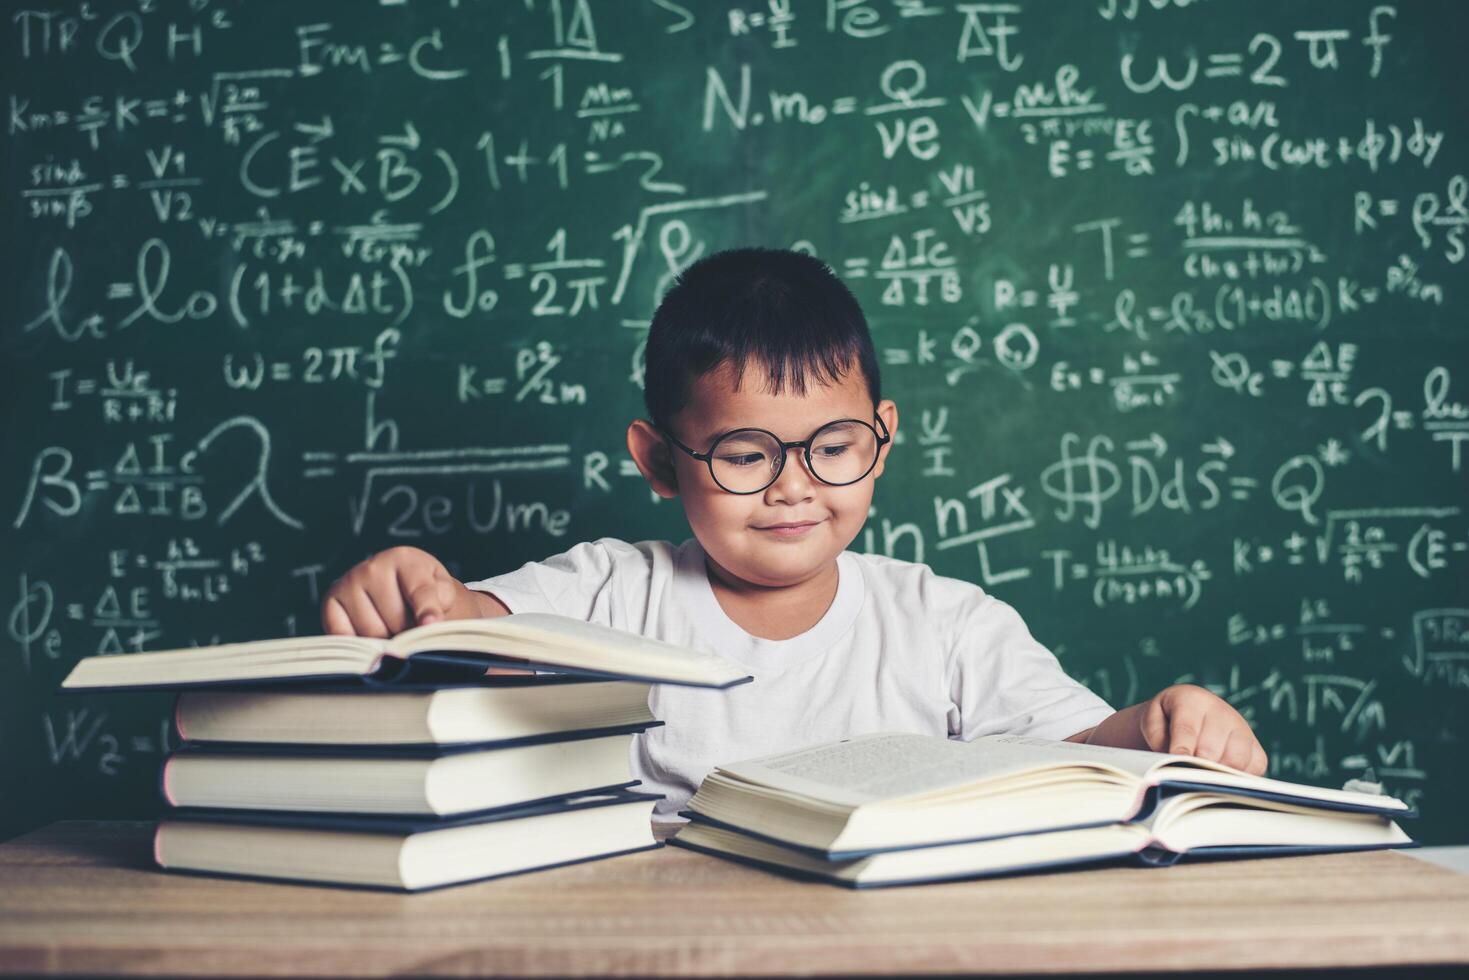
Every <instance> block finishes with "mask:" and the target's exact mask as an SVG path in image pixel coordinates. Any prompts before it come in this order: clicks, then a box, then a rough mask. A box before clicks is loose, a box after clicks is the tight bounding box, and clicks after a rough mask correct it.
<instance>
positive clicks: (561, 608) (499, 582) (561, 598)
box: [464, 538, 636, 626]
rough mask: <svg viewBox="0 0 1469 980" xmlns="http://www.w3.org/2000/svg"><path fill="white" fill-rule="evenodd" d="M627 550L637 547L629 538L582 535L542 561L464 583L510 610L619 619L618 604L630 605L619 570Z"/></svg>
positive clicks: (608, 621) (610, 623) (609, 620)
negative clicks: (587, 538) (592, 538)
mask: <svg viewBox="0 0 1469 980" xmlns="http://www.w3.org/2000/svg"><path fill="white" fill-rule="evenodd" d="M624 550H628V551H633V552H634V553H636V549H634V548H633V547H632V546H631V545H628V544H627V543H626V542H620V541H615V540H613V539H610V538H599V539H598V540H596V541H583V542H582V543H581V544H578V545H576V546H574V547H572V548H571V549H569V550H567V551H563V552H562V553H561V554H559V555H552V556H551V557H550V558H547V559H545V560H544V561H528V562H526V563H525V564H524V565H521V566H520V567H519V568H517V569H515V571H513V572H506V573H504V574H503V575H492V576H491V577H489V578H485V579H480V580H479V581H477V582H465V583H464V584H465V587H467V588H470V589H474V590H476V591H479V592H488V593H490V594H491V595H493V596H494V597H495V598H497V599H499V600H500V601H501V602H503V603H504V604H505V606H506V608H508V609H509V610H510V611H511V612H512V613H522V612H537V613H556V614H558V615H561V616H570V617H571V618H573V619H580V620H584V621H586V622H589V623H597V624H599V625H602V626H614V625H620V624H615V623H613V619H614V617H615V618H617V619H618V620H621V619H622V618H623V616H622V615H619V614H617V613H615V612H614V610H621V611H625V606H626V598H627V597H625V596H622V595H619V592H618V588H619V585H620V584H621V583H619V581H618V578H619V576H618V574H617V573H618V569H619V565H620V564H624V563H625V556H622V555H621V554H620V552H621V551H624ZM619 559H623V560H622V561H620V560H619Z"/></svg>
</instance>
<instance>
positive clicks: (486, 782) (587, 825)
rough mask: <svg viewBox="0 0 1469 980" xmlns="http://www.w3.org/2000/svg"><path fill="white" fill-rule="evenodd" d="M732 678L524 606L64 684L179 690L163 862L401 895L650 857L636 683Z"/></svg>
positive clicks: (274, 644)
mask: <svg viewBox="0 0 1469 980" xmlns="http://www.w3.org/2000/svg"><path fill="white" fill-rule="evenodd" d="M491 668H519V669H521V670H525V669H527V668H534V669H535V670H536V671H537V672H533V673H519V674H511V673H496V674H487V673H486V671H487V669H491ZM749 679H750V678H749V677H748V676H747V675H746V674H745V672H744V670H743V669H742V668H740V667H739V666H738V665H736V664H733V663H731V662H729V661H726V660H724V659H722V658H720V657H716V656H713V655H710V654H703V653H696V652H694V651H691V650H686V649H683V648H681V647H676V646H672V645H669V644H664V643H659V642H656V641H651V640H647V639H644V638H642V637H639V636H636V635H634V634H630V633H624V632H621V631H618V630H611V629H607V628H604V627H600V626H595V625H592V624H589V623H585V622H581V621H579V620H572V619H567V618H565V617H560V616H549V615H541V614H532V613H522V614H517V615H511V616H503V617H499V618H495V619H481V620H452V621H445V622H440V623H434V624H431V625H428V626H422V627H417V628H415V629H411V630H407V631H405V632H403V633H400V634H398V635H397V636H396V637H394V638H392V639H390V640H379V639H373V638H368V637H343V636H319V637H297V638H290V639H282V640H262V641H256V642H250V643H231V644H223V645H219V646H212V647H199V648H194V649H185V650H167V651H159V652H150V653H139V654H125V655H119V656H104V657H90V658H87V659H85V660H83V661H81V662H80V663H78V664H77V666H76V667H75V668H74V669H73V670H72V672H71V674H70V675H69V676H68V677H67V678H66V680H65V681H64V682H63V684H62V689H63V690H64V691H89V690H91V691H95V690H120V689H133V690H158V689H167V690H175V691H177V692H178V697H177V700H176V702H175V715H174V721H175V727H176V729H177V732H178V734H179V736H180V737H181V738H182V739H183V740H184V741H183V744H182V745H181V746H180V748H179V749H178V750H176V751H175V752H173V753H172V754H171V755H170V756H169V757H168V759H167V760H166V761H165V763H164V765H163V769H162V776H161V788H162V792H163V797H164V800H165V802H166V803H167V804H168V807H169V809H168V811H167V813H166V814H165V815H164V817H163V819H161V820H160V821H159V823H158V828H157V832H156V835H155V838H154V855H155V858H156V860H157V863H158V864H159V866H160V867H163V868H165V869H170V870H182V871H194V872H204V873H212V874H225V875H236V876H248V877H264V878H274V879H286V880H297V881H310V882H318V883H322V882H324V883H332V884H341V885H357V886H364V887H379V888H395V889H403V890H409V891H416V890H420V889H425V888H435V887H441V886H444V885H450V884H459V883H463V882H466V881H473V880H479V879H484V878H491V877H498V876H501V875H506V874H515V873H519V872H524V871H530V870H537V869H542V868H548V867H555V866H558V865H564V864H571V863H575V862H578V861H587V860H592V859H595V858H600V857H610V856H612V855H616V854H624V853H628V852H632V851H638V850H644V849H649V848H653V847H657V846H660V845H659V843H658V842H657V841H656V840H655V839H654V837H653V835H652V830H651V817H652V809H653V804H654V802H656V801H657V800H658V799H660V798H661V797H660V796H657V795H654V794H649V793H642V792H638V791H637V789H636V785H637V781H636V780H635V779H634V778H633V772H632V768H631V767H632V762H631V750H632V740H633V738H634V737H635V736H636V735H637V734H638V733H639V732H642V731H644V730H646V729H647V728H649V727H651V726H654V725H660V724H662V722H660V721H658V720H656V719H655V718H654V717H653V715H652V713H651V712H650V711H649V708H648V689H649V685H650V684H653V683H672V684H688V685H695V686H707V687H728V686H731V685H734V684H738V683H741V682H743V681H747V680H749Z"/></svg>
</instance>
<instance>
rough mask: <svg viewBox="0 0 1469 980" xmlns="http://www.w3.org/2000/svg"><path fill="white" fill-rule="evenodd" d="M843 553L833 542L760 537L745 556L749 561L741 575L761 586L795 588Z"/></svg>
mask: <svg viewBox="0 0 1469 980" xmlns="http://www.w3.org/2000/svg"><path fill="white" fill-rule="evenodd" d="M755 533H757V534H758V533H759V532H755ZM840 551H841V549H840V548H836V547H835V546H834V544H833V542H831V541H830V540H822V541H812V540H804V541H780V540H772V539H769V538H764V537H762V538H757V539H756V541H755V542H754V544H753V547H752V548H750V549H749V550H747V551H746V553H745V555H744V556H742V557H743V558H744V559H745V560H744V561H743V562H741V565H742V566H743V567H742V568H741V569H740V572H739V573H737V574H740V577H741V578H743V579H745V580H746V581H748V582H753V583H755V584H758V585H766V586H782V585H793V584H795V583H797V582H800V581H802V580H804V579H806V578H809V577H810V576H811V575H812V574H814V573H815V572H818V571H820V570H821V569H823V568H825V567H827V566H828V565H830V564H831V563H832V562H833V561H835V560H836V556H837V554H838V553H840Z"/></svg>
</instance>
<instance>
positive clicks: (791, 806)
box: [688, 733, 1416, 859]
mask: <svg viewBox="0 0 1469 980" xmlns="http://www.w3.org/2000/svg"><path fill="white" fill-rule="evenodd" d="M1179 790H1196V791H1199V792H1201V793H1206V794H1207V793H1212V794H1215V795H1216V796H1227V797H1228V805H1229V806H1232V807H1236V808H1247V807H1250V806H1252V805H1255V804H1257V803H1259V804H1264V803H1267V802H1269V801H1279V802H1284V803H1290V804H1296V805H1299V806H1301V807H1304V808H1307V809H1309V810H1311V811H1314V812H1315V813H1317V814H1321V815H1322V817H1321V819H1324V818H1325V815H1326V814H1329V813H1342V814H1368V815H1371V816H1373V817H1375V818H1378V819H1382V818H1386V819H1388V820H1391V819H1392V818H1395V817H1407V816H1414V815H1416V814H1415V811H1413V809H1412V808H1411V807H1409V806H1408V805H1407V804H1405V803H1403V802H1402V801H1401V800H1397V799H1394V798H1392V797H1390V796H1379V795H1373V794H1368V793H1360V792H1352V791H1347V790H1335V789H1327V788H1323V787H1319V786H1307V785H1303V784H1299V783H1290V782H1285V781H1283V780H1278V779H1268V778H1266V777H1263V776H1253V775H1250V774H1249V773H1245V772H1242V771H1240V770H1238V769H1233V768H1231V767H1229V766H1226V765H1224V764H1222V763H1219V762H1213V761H1210V760H1206V759H1200V758H1197V757H1194V756H1184V755H1168V754H1164V753H1159V752H1143V751H1138V750H1134V749H1119V748H1112V747H1109V746H1100V745H1085V744H1078V743H1074V742H1061V741H1052V740H1050V739H1042V738H1033V737H1029V736H1023V735H996V736H988V737H983V738H978V739H975V740H973V741H970V742H961V741H956V740H952V739H945V738H940V737H937V736H931V735H917V734H910V733H877V734H871V735H863V736H858V737H855V738H851V739H845V740H842V741H838V742H831V743H826V744H823V745H817V746H812V747H809V748H805V749H800V750H797V751H794V752H786V753H781V754H779V755H774V756H767V757H765V758H761V759H753V760H748V761H745V762H737V763H731V764H727V765H722V766H718V767H716V768H715V769H714V771H713V772H711V773H710V774H709V775H708V776H706V777H705V778H704V780H703V782H702V783H701V784H700V786H699V790H698V792H697V793H695V794H694V796H693V797H692V798H691V799H690V800H689V804H688V809H689V810H690V811H692V812H693V813H695V814H698V815H700V816H703V817H706V818H710V819H711V820H713V821H717V822H719V823H720V824H723V825H725V826H728V827H732V828H736V829H738V830H742V831H746V832H747V833H750V834H753V835H758V836H760V837H764V838H766V839H768V840H770V841H773V842H776V843H780V844H785V845H793V846H795V847H798V848H806V849H807V850H809V851H811V852H815V853H819V854H820V855H822V856H824V857H825V858H827V859H849V858H854V857H861V856H864V855H868V854H871V853H875V852H878V851H884V850H899V849H903V848H911V847H923V846H929V845H934V844H954V843H961V842H964V841H974V840H980V839H984V838H992V837H1005V836H1009V835H1013V834H1033V833H1037V832H1040V831H1050V830H1063V829H1068V828H1075V827H1082V826H1100V825H1104V824H1115V823H1122V822H1125V821H1129V820H1134V819H1136V818H1138V817H1141V816H1143V815H1145V814H1146V813H1147V812H1148V811H1149V809H1150V807H1151V806H1152V805H1153V801H1154V800H1156V799H1157V798H1158V795H1159V794H1160V793H1163V792H1165V791H1166V792H1173V791H1179ZM1197 822H1198V821H1195V823H1197Z"/></svg>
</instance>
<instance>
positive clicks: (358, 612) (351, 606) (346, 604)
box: [340, 589, 392, 639]
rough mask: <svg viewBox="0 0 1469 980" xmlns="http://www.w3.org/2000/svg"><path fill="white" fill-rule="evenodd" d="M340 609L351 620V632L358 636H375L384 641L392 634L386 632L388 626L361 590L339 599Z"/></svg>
mask: <svg viewBox="0 0 1469 980" xmlns="http://www.w3.org/2000/svg"><path fill="white" fill-rule="evenodd" d="M340 601H341V603H342V607H343V608H344V609H346V610H347V616H348V617H349V618H350V619H351V620H352V632H354V633H356V634H357V635H358V636H375V637H378V638H380V639H386V638H387V637H389V636H391V635H392V634H391V633H390V632H389V631H388V624H387V623H384V622H383V618H382V617H381V616H379V615H378V612H377V607H376V606H374V605H373V604H372V600H371V599H370V598H369V597H368V595H367V593H366V592H363V591H362V590H361V589H357V590H355V591H352V592H349V593H347V594H346V595H345V596H342V597H341V599H340Z"/></svg>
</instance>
